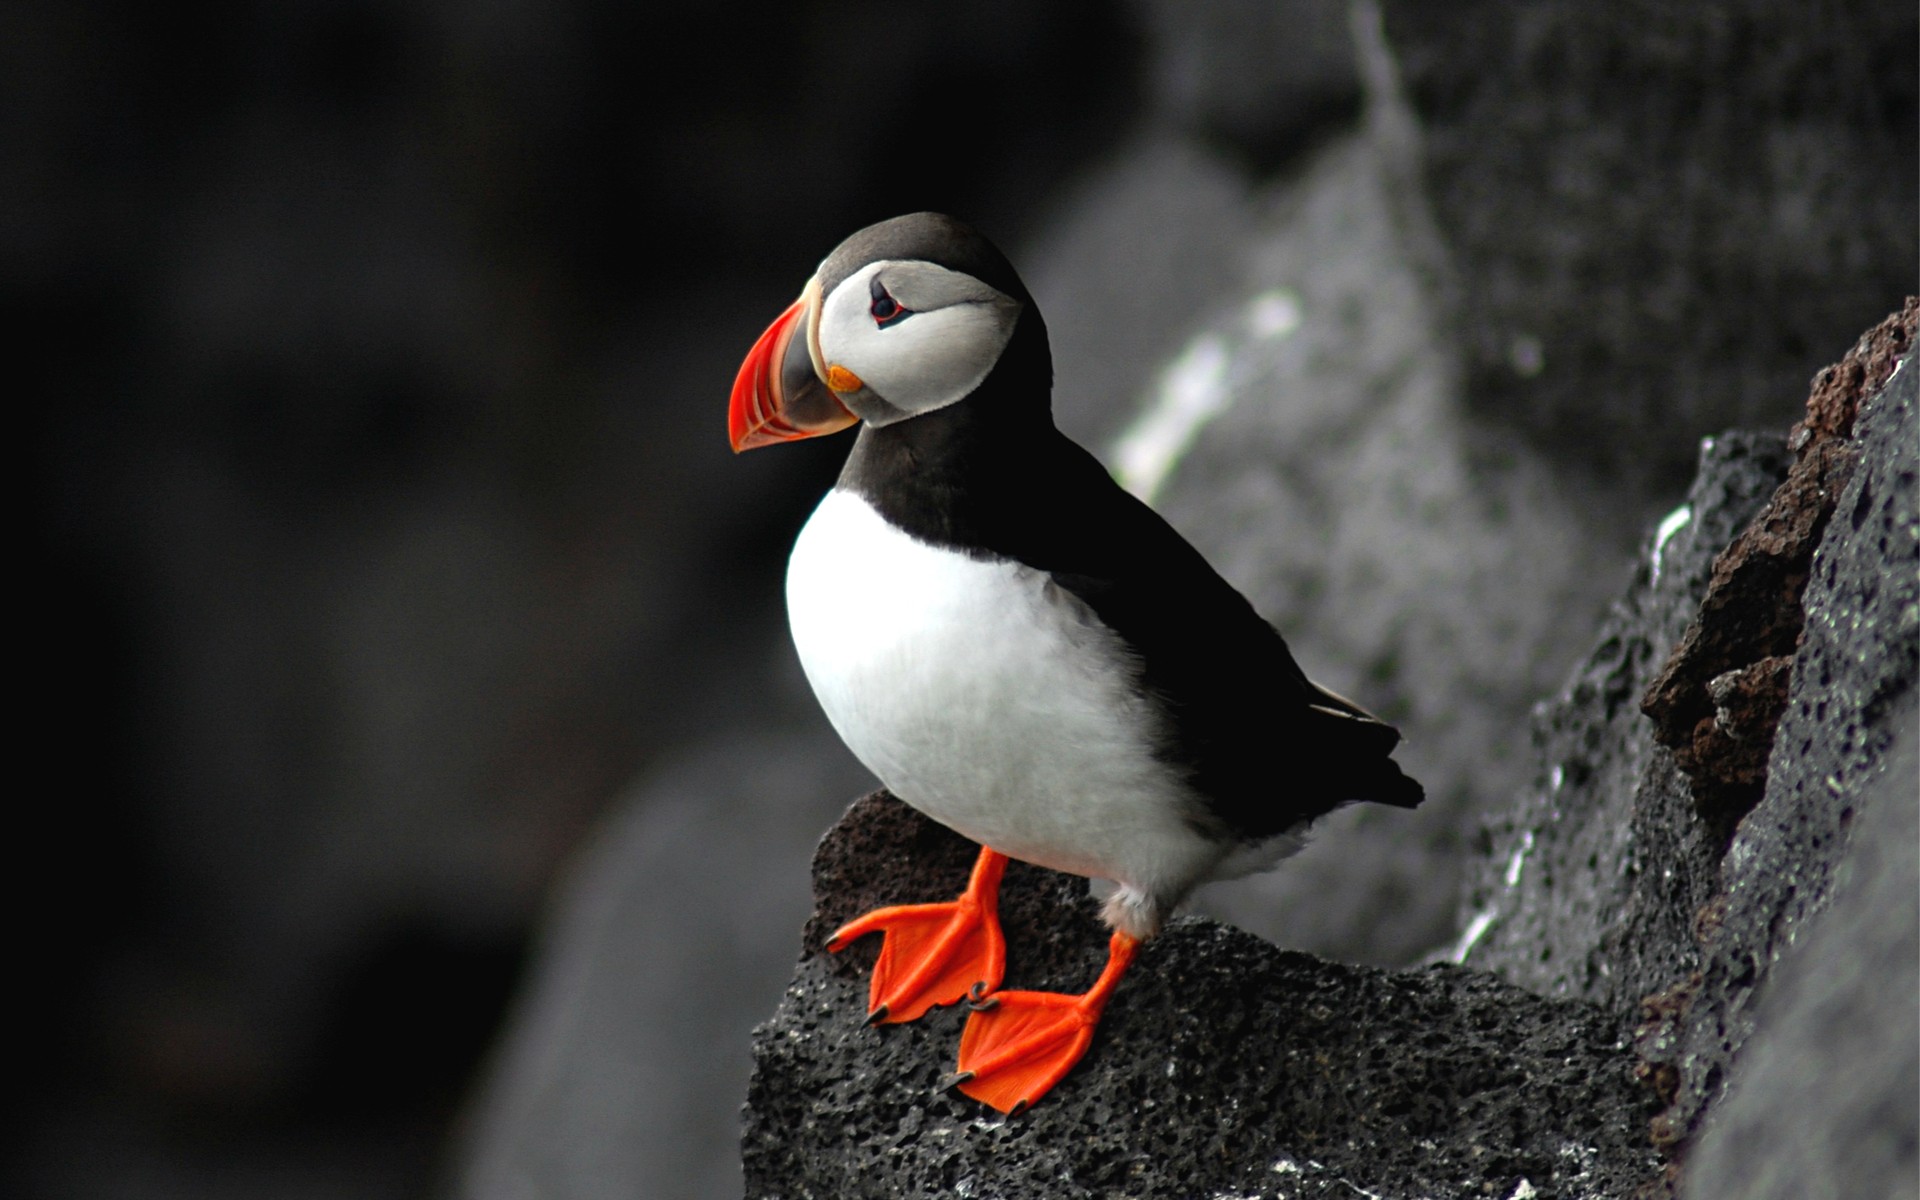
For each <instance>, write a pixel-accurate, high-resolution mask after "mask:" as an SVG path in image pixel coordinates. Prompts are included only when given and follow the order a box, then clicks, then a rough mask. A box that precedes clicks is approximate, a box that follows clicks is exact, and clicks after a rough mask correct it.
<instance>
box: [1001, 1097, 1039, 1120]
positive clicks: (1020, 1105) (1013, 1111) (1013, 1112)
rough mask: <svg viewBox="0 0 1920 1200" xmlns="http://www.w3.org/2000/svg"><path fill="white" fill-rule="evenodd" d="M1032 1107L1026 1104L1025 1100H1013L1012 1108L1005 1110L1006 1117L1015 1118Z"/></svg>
mask: <svg viewBox="0 0 1920 1200" xmlns="http://www.w3.org/2000/svg"><path fill="white" fill-rule="evenodd" d="M1032 1107H1033V1105H1031V1104H1029V1103H1027V1102H1026V1101H1025V1100H1015V1101H1014V1102H1013V1107H1012V1108H1010V1109H1008V1110H1007V1115H1008V1116H1010V1117H1017V1116H1019V1115H1020V1114H1021V1113H1023V1112H1025V1111H1027V1110H1028V1109H1029V1108H1032Z"/></svg>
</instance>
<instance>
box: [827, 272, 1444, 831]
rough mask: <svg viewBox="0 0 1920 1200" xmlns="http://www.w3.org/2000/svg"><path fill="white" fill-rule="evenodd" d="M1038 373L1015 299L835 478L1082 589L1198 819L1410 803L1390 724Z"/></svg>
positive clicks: (899, 516) (1306, 816) (940, 534)
mask: <svg viewBox="0 0 1920 1200" xmlns="http://www.w3.org/2000/svg"><path fill="white" fill-rule="evenodd" d="M890 256H904V255H890ZM919 257H931V256H927V255H922V256H919ZM829 262H830V263H831V262H832V260H831V259H830V260H829ZM989 282H992V283H993V286H995V287H1001V283H1000V282H999V281H992V280H990V281H989ZM1003 290H1004V289H1003ZM1009 294H1012V293H1009ZM1019 294H1020V295H1021V296H1022V297H1025V295H1026V293H1025V290H1024V289H1022V290H1021V291H1020V293H1019ZM1051 387H1052V366H1051V356H1050V352H1049V350H1048V346H1047V334H1046V326H1045V324H1044V323H1043V322H1042V320H1041V318H1040V314H1039V311H1038V310H1037V309H1036V308H1034V306H1033V305H1032V303H1031V301H1028V303H1027V306H1026V308H1025V309H1024V311H1023V312H1022V314H1021V317H1020V320H1019V323H1018V324H1017V325H1016V327H1015V330H1014V334H1013V337H1012V338H1011V339H1010V340H1009V342H1008V344H1007V348H1006V351H1005V352H1004V353H1003V354H1002V356H1001V359H1000V361H999V363H998V364H997V365H996V366H995V368H994V370H993V372H992V373H991V374H989V375H988V377H987V378H986V379H985V380H984V381H983V382H982V383H981V385H980V387H979V388H978V389H976V390H975V391H974V392H973V393H972V394H971V395H969V396H968V397H967V398H966V399H964V400H962V401H960V402H959V403H956V404H951V405H948V406H947V407H945V408H942V409H939V410H936V411H934V412H931V413H925V414H922V415H920V416H916V417H912V418H910V419H907V420H903V421H900V422H897V423H895V424H892V425H887V426H885V427H882V428H874V427H871V426H863V427H862V428H861V431H860V436H859V440H858V441H857V442H856V443H855V445H854V450H853V453H852V455H851V456H850V457H849V458H848V460H847V465H846V468H845V470H844V471H843V472H842V474H841V477H840V486H842V487H844V488H847V489H849V490H851V491H854V492H857V493H858V494H860V495H861V496H862V497H864V498H865V499H866V500H867V501H868V502H869V503H871V504H873V505H874V507H875V508H876V509H878V510H879V512H880V513H881V514H882V515H883V516H885V517H886V518H887V519H888V520H889V521H890V522H892V523H893V524H895V525H897V526H899V527H900V528H902V529H904V530H906V531H907V532H909V533H911V534H913V535H914V536H915V537H918V538H920V539H922V540H924V541H927V542H931V543H933V544H936V545H941V546H947V547H951V548H954V549H958V550H962V551H965V552H966V553H969V554H973V555H976V556H979V557H982V558H993V559H1011V560H1013V561H1017V562H1020V563H1024V564H1026V565H1027V566H1030V567H1033V568H1036V569H1038V570H1041V571H1045V572H1046V573H1047V574H1048V575H1049V576H1050V577H1051V579H1052V581H1053V583H1054V584H1055V585H1056V586H1058V587H1060V588H1062V589H1064V590H1065V591H1067V592H1069V593H1071V594H1072V595H1074V596H1076V597H1078V598H1079V599H1080V600H1081V601H1083V602H1085V604H1086V605H1087V606H1088V607H1089V608H1091V609H1092V610H1093V613H1094V615H1095V616H1097V617H1098V618H1099V620H1100V621H1101V622H1102V623H1104V624H1105V625H1106V626H1107V627H1108V628H1110V629H1112V630H1113V631H1114V632H1115V633H1116V634H1118V635H1119V637H1120V639H1121V640H1122V641H1123V642H1124V643H1125V644H1126V646H1127V647H1128V648H1129V649H1130V650H1131V651H1132V653H1133V654H1134V655H1135V656H1137V660H1138V669H1139V682H1140V684H1141V686H1142V687H1143V689H1144V690H1145V691H1146V692H1147V693H1148V694H1149V695H1151V696H1153V697H1154V698H1156V699H1157V700H1158V702H1159V703H1160V705H1161V707H1162V708H1163V710H1164V712H1165V714H1166V717H1167V722H1166V729H1167V734H1166V737H1165V739H1164V743H1163V744H1162V745H1160V746H1157V747H1155V750H1156V753H1157V754H1158V755H1159V756H1160V757H1161V758H1162V759H1163V760H1164V761H1166V762H1169V763H1171V764H1173V765H1175V766H1177V767H1179V768H1180V769H1181V770H1182V771H1184V772H1185V773H1186V775H1187V777H1188V779H1189V780H1190V781H1191V782H1192V784H1193V785H1194V788H1195V790H1196V791H1197V792H1198V793H1199V794H1200V796H1201V797H1203V798H1204V802H1205V811H1204V812H1201V813H1196V814H1193V815H1194V819H1195V820H1196V822H1197V823H1198V824H1200V825H1201V826H1203V827H1205V828H1206V829H1207V831H1208V832H1210V833H1214V834H1216V835H1230V836H1234V837H1239V838H1246V839H1258V838H1263V837H1267V836H1270V835H1273V834H1276V833H1279V832H1282V831H1284V830H1286V829H1289V828H1292V827H1293V826H1295V825H1298V824H1301V823H1302V822H1305V821H1307V820H1310V819H1312V818H1314V817H1317V816H1320V815H1322V814H1324V813H1326V812H1329V811H1331V810H1332V809H1334V808H1337V807H1339V806H1340V805H1342V804H1343V803H1346V802H1349V801H1355V800H1372V801H1378V802H1381V803H1385V804H1393V805H1398V806H1401V807H1407V808H1411V807H1413V806H1414V805H1416V804H1418V803H1419V802H1420V800H1421V799H1422V795H1423V793H1422V790H1421V787H1420V785H1419V784H1418V783H1416V782H1415V781H1414V780H1412V779H1410V778H1408V777H1407V776H1406V775H1404V774H1402V773H1401V771H1400V769H1399V767H1398V766H1397V765H1396V764H1395V763H1394V762H1393V761H1392V760H1391V759H1390V758H1389V757H1388V755H1389V754H1390V753H1391V752H1392V750H1393V748H1394V746H1395V745H1396V744H1397V743H1398V742H1399V740H1400V735H1399V733H1398V732H1397V731H1396V730H1395V729H1394V728H1393V727H1392V726H1390V725H1386V724H1384V723H1382V722H1380V721H1377V720H1375V719H1374V718H1373V717H1371V716H1370V715H1368V714H1367V713H1365V712H1364V711H1363V710H1361V709H1359V708H1357V707H1355V706H1353V705H1352V704H1350V703H1348V702H1347V701H1344V700H1341V699H1340V698H1338V697H1336V696H1333V695H1332V694H1330V693H1327V692H1325V691H1323V690H1322V689H1320V688H1318V687H1317V686H1316V685H1314V684H1313V683H1312V682H1311V681H1310V680H1309V679H1308V678H1307V676H1306V674H1305V672H1303V671H1302V670H1301V669H1300V666H1299V664H1298V663H1296V662H1295V661H1294V658H1293V654H1292V653H1291V652H1290V651H1289V650H1288V649H1287V645H1286V643H1285V642H1284V641H1283V640H1282V639H1281V637H1280V634H1279V633H1278V632H1277V631H1276V630H1275V629H1274V628H1273V627H1272V626H1271V625H1269V624H1268V623H1267V622H1266V621H1265V620H1264V619H1262V618H1261V617H1260V615H1259V614H1258V613H1257V612H1255V611H1254V609H1253V606H1252V605H1250V604H1249V603H1247V601H1246V599H1245V598H1244V597H1242V596H1241V595H1240V593H1239V592H1237V591H1235V590H1234V589H1233V587H1232V586H1231V585H1230V584H1228V583H1227V582H1226V581H1225V580H1224V579H1222V578H1220V576H1219V574H1218V573H1216V572H1215V571H1214V570H1213V568H1212V567H1211V566H1210V565H1208V563H1207V562H1206V560H1205V559H1203V558H1202V557H1201V556H1200V554H1199V552H1198V551H1196V550H1195V549H1194V548H1193V547H1192V546H1191V545H1189V544H1188V543H1187V541H1186V539H1184V538H1182V537H1181V536H1180V535H1179V534H1178V533H1177V532H1175V531H1174V529H1173V528H1172V527H1171V526H1169V525H1168V524H1167V523H1166V522H1165V521H1164V520H1162V519H1161V518H1160V516H1159V515H1158V514H1157V513H1155V512H1154V511H1153V510H1152V509H1150V508H1148V507H1147V506H1146V505H1145V504H1143V503H1141V502H1140V501H1139V500H1137V499H1135V498H1134V497H1133V496H1132V495H1130V494H1129V493H1128V492H1126V491H1125V490H1124V489H1122V488H1121V487H1120V486H1119V485H1118V484H1117V483H1115V482H1114V481H1113V479H1112V477H1111V476H1109V475H1108V473H1107V471H1106V469H1105V468H1104V467H1102V466H1101V465H1100V463H1099V462H1098V461H1097V460H1096V459H1094V458H1093V456H1092V455H1090V454H1088V453H1087V452H1086V451H1085V450H1082V449H1081V448H1080V447H1079V446H1077V445H1075V444H1074V443H1073V442H1071V441H1069V440H1068V439H1067V438H1066V437H1065V436H1064V435H1063V434H1061V433H1060V432H1059V431H1058V430H1057V429H1055V428H1054V425H1053V417H1052V412H1051V401H1050V392H1051Z"/></svg>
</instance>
